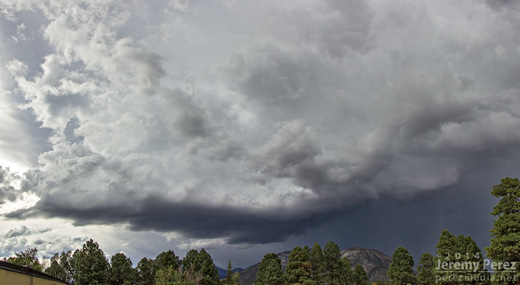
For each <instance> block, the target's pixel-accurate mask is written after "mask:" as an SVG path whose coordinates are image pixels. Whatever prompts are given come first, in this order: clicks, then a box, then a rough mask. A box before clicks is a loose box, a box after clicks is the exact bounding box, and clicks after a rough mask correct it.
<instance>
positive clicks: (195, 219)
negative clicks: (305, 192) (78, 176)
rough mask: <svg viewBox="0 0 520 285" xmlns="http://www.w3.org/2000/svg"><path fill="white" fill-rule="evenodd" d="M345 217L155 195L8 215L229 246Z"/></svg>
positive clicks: (47, 205)
mask: <svg viewBox="0 0 520 285" xmlns="http://www.w3.org/2000/svg"><path fill="white" fill-rule="evenodd" d="M341 214H344V211H332V212H327V213H326V214H315V215H306V216H304V217H301V216H296V217H283V216H280V214H279V213H265V212H264V213H255V212H252V211H248V210H246V209H239V208H230V207H219V206H207V205H198V204H193V203H170V202H168V201H165V200H164V199H160V198H156V197H152V198H148V199H145V200H143V201H142V202H141V203H140V205H139V207H137V208H132V207H123V206H113V207H89V208H87V209H72V208H65V207H62V206H60V205H56V204H54V203H53V202H52V201H49V200H41V201H40V202H39V203H38V204H37V205H36V206H35V207H33V208H32V209H30V210H29V211H26V210H21V211H17V212H12V213H10V214H8V215H7V217H8V218H13V219H23V218H30V217H36V216H44V217H62V218H70V219H73V220H74V224H75V225H76V226H82V225H90V224H118V223H128V224H129V226H130V229H131V230H133V231H147V230H153V231H159V232H172V231H175V232H177V233H180V234H182V235H184V236H185V237H187V238H200V239H208V238H224V239H225V240H226V241H227V242H228V243H231V244H236V243H271V242H282V241H285V240H287V238H289V237H291V236H295V235H300V234H303V233H305V232H306V231H307V230H308V229H310V228H313V227H316V226H318V225H321V224H323V223H324V221H327V220H330V219H333V218H334V217H337V216H338V215H341Z"/></svg>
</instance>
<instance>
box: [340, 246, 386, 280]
mask: <svg viewBox="0 0 520 285" xmlns="http://www.w3.org/2000/svg"><path fill="white" fill-rule="evenodd" d="M343 257H348V259H349V260H350V265H351V266H352V267H355V266H356V265H357V264H361V266H363V269H365V272H366V273H367V277H368V281H370V282H375V281H377V280H381V281H390V278H388V276H386V271H387V270H388V267H390V263H391V262H392V258H391V257H390V256H388V255H386V254H384V253H382V252H380V251H379V250H375V249H365V248H359V247H351V248H349V249H347V250H343V251H341V258H343Z"/></svg>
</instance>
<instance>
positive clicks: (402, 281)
mask: <svg viewBox="0 0 520 285" xmlns="http://www.w3.org/2000/svg"><path fill="white" fill-rule="evenodd" d="M413 266H414V261H413V257H412V256H411V255H410V254H409V253H408V250H407V249H406V248H404V247H402V246H400V247H398V248H397V249H396V250H395V251H394V253H393V254H392V263H390V267H389V268H388V271H387V272H386V274H387V275H388V277H390V280H391V281H390V284H392V285H408V284H410V285H414V284H417V278H416V276H415V274H414V272H413Z"/></svg>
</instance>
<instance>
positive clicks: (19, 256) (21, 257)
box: [7, 248, 43, 271]
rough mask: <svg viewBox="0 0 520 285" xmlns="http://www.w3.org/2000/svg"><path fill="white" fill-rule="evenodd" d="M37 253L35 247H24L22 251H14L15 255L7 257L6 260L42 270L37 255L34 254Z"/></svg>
mask: <svg viewBox="0 0 520 285" xmlns="http://www.w3.org/2000/svg"><path fill="white" fill-rule="evenodd" d="M37 254H38V250H37V249H36V248H30V249H26V250H24V251H22V252H17V253H15V255H16V256H15V257H9V258H8V259H7V262H9V263H13V264H16V265H21V266H27V267H30V268H32V269H35V270H38V271H42V270H43V266H42V264H41V263H40V261H39V260H38V257H37V256H36V255H37Z"/></svg>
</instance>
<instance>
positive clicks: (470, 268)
mask: <svg viewBox="0 0 520 285" xmlns="http://www.w3.org/2000/svg"><path fill="white" fill-rule="evenodd" d="M437 262H438V263H439V264H458V265H462V267H461V268H443V267H442V266H441V267H440V268H437V269H436V270H434V275H435V280H436V281H437V284H459V283H460V282H459V281H460V278H461V277H462V278H464V280H463V281H464V282H465V283H466V284H486V282H487V281H486V280H489V276H488V273H487V272H486V270H485V268H484V257H483V256H482V253H481V251H480V248H479V247H478V246H477V244H476V243H475V241H474V240H473V239H472V238H471V237H469V236H464V235H459V236H458V237H457V236H455V235H453V234H451V233H450V232H449V231H448V230H443V231H442V233H441V236H440V237H439V242H438V243H437ZM436 267H439V266H438V265H436Z"/></svg>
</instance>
